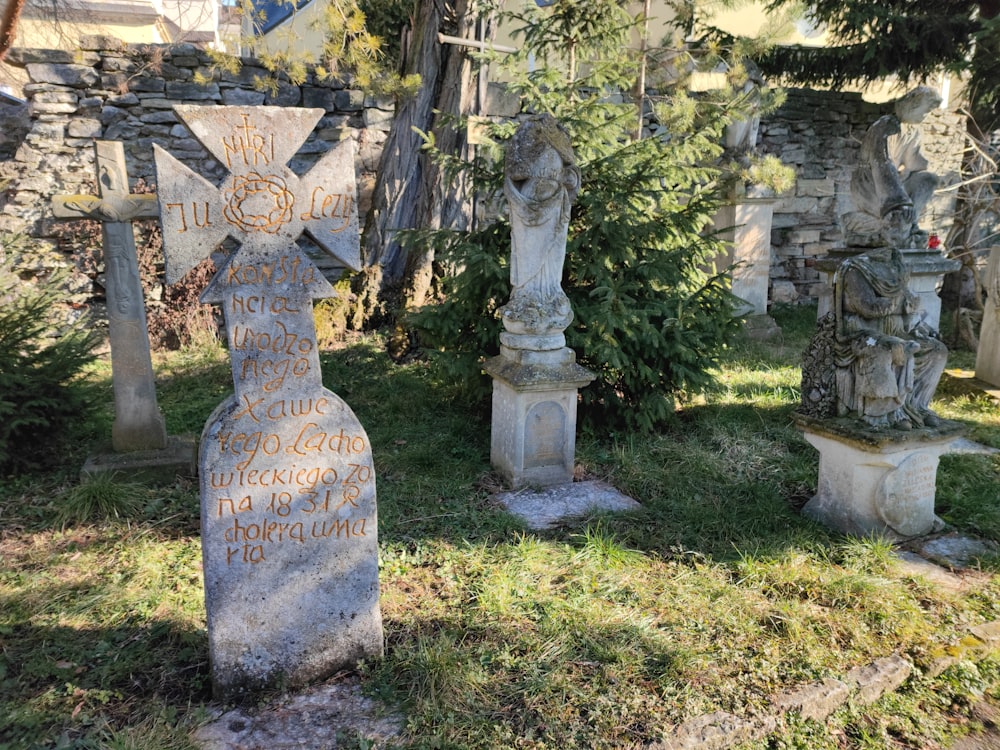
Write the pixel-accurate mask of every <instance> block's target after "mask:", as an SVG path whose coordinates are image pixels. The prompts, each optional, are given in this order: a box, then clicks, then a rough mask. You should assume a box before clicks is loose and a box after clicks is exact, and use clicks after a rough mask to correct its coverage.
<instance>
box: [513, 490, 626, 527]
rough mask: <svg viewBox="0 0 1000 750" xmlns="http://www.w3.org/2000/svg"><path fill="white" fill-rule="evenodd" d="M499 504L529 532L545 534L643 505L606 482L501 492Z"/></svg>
mask: <svg viewBox="0 0 1000 750" xmlns="http://www.w3.org/2000/svg"><path fill="white" fill-rule="evenodd" d="M496 500H497V502H499V503H500V505H502V506H503V507H504V508H505V509H506V510H507V512H508V513H510V514H512V515H515V516H517V517H518V518H520V519H521V520H522V521H524V523H525V525H526V526H527V527H528V528H529V529H534V530H536V531H543V530H545V529H551V528H553V527H554V526H558V525H559V524H561V523H564V522H566V521H571V520H574V519H579V518H582V517H584V516H587V515H589V514H592V513H605V512H618V513H624V512H628V511H633V510H639V508H641V507H642V506H640V505H639V503H637V502H636V501H635V500H633V499H632V498H630V497H629V496H628V495H623V494H622V493H621V492H619V491H618V490H616V489H615V488H614V487H612V486H611V485H610V484H606V483H605V482H570V483H569V484H560V485H557V486H555V487H549V488H548V489H545V490H542V491H540V492H530V491H528V490H521V491H518V492H502V493H500V494H499V495H497V496H496Z"/></svg>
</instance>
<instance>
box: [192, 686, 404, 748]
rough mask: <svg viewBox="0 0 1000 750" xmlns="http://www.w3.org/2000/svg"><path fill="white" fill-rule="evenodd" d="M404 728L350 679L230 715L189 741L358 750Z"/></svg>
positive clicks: (228, 745)
mask: <svg viewBox="0 0 1000 750" xmlns="http://www.w3.org/2000/svg"><path fill="white" fill-rule="evenodd" d="M402 729H403V717H402V716H400V715H399V714H396V713H393V712H390V711H388V710H387V709H386V708H385V707H384V705H383V704H382V703H380V702H378V701H376V700H373V699H371V698H368V697H366V696H364V695H362V693H361V687H360V685H359V683H358V681H357V680H356V679H350V680H344V681H338V682H330V683H327V684H324V685H319V686H317V687H314V688H311V689H309V690H306V691H304V692H301V693H298V694H296V695H294V696H287V697H285V698H283V699H281V700H280V701H278V702H277V703H273V704H270V705H267V706H264V707H263V708H260V709H255V710H253V711H250V710H244V709H234V710H232V711H227V712H226V713H222V714H221V715H219V716H218V717H217V718H215V719H213V720H212V721H210V722H209V723H207V724H205V725H203V726H202V727H200V728H199V729H197V730H196V731H195V732H194V734H193V735H192V736H191V739H192V740H193V741H194V743H195V744H196V745H197V746H198V747H200V748H201V750H292V748H295V750H301V749H302V748H309V750H336V748H338V747H358V746H359V740H364V741H367V742H372V743H379V744H381V743H382V742H385V741H386V740H389V739H392V738H393V737H396V736H398V735H399V734H400V732H401V731H402ZM338 743H339V744H338ZM361 746H363V747H367V746H368V745H363V744H362V745H361Z"/></svg>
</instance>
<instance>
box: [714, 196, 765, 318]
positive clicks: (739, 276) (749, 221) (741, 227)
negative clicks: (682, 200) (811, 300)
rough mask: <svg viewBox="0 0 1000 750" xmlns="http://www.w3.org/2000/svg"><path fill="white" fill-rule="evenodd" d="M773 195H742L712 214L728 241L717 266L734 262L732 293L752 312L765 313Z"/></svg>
mask: <svg viewBox="0 0 1000 750" xmlns="http://www.w3.org/2000/svg"><path fill="white" fill-rule="evenodd" d="M773 216H774V199H773V198H744V199H742V200H741V201H740V202H739V203H735V204H733V205H730V206H723V207H722V208H721V209H720V210H719V212H718V214H716V216H715V227H716V229H719V230H722V235H721V236H722V238H723V239H724V240H726V242H727V243H730V245H731V247H730V250H729V253H728V255H727V256H725V257H723V258H720V259H719V261H718V262H717V265H718V266H719V267H720V268H725V267H726V266H730V265H734V264H735V266H734V268H733V270H732V278H733V294H735V295H736V296H737V297H739V298H740V299H742V300H745V301H746V302H747V304H748V305H750V307H751V308H752V309H751V311H750V313H751V314H752V315H766V314H767V287H768V281H769V280H770V275H771V219H772V218H773Z"/></svg>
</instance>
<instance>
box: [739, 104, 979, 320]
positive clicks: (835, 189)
mask: <svg viewBox="0 0 1000 750" xmlns="http://www.w3.org/2000/svg"><path fill="white" fill-rule="evenodd" d="M890 112H892V105H891V103H890V104H872V103H870V102H866V101H864V100H863V99H862V98H861V95H860V94H855V93H843V92H833V91H812V90H806V89H789V90H788V98H787V100H786V102H785V104H784V105H783V106H782V107H781V108H780V109H779V110H778V111H777V112H775V113H774V114H773V115H771V116H770V117H769V118H767V119H765V120H763V121H762V122H761V126H760V135H759V140H758V148H759V150H760V151H761V152H762V153H765V154H774V155H775V156H777V157H778V158H780V159H781V161H782V162H783V163H784V164H787V165H789V166H791V167H794V169H795V172H796V183H795V187H794V189H793V190H792V191H791V192H790V193H789V194H787V195H783V196H782V197H780V198H779V199H778V200H777V202H776V204H775V207H774V219H773V222H772V225H771V227H772V231H771V295H770V297H771V301H772V302H793V301H797V300H799V301H801V300H808V299H814V298H816V297H817V296H818V293H819V287H820V285H821V282H820V276H819V274H818V272H817V271H816V270H815V268H814V267H813V264H814V262H815V261H816V259H817V258H821V257H823V256H825V255H827V254H828V253H829V252H830V250H832V249H834V248H837V247H841V246H842V243H843V234H842V232H841V228H840V223H839V221H838V217H839V216H840V215H841V214H842V213H845V212H847V211H849V210H852V208H853V207H852V206H851V198H850V183H851V174H852V173H853V172H854V169H855V167H856V166H857V163H858V154H859V150H860V146H861V140H862V138H863V137H864V134H865V132H866V131H867V130H868V128H869V127H870V126H871V124H872V123H873V122H875V120H877V119H878V118H879V117H881V116H882V115H884V114H888V113H890ZM921 128H922V133H921V136H922V138H921V140H922V152H923V154H924V156H925V157H927V160H928V161H929V162H930V167H929V171H931V172H933V173H934V174H937V175H938V176H939V177H940V178H941V183H940V185H939V193H938V195H936V196H935V198H934V200H933V201H932V202H931V203H930V204H929V205H928V207H927V210H926V211H925V213H924V217H923V219H922V220H921V228H923V229H926V230H928V231H933V232H936V233H937V234H938V235H940V236H941V237H942V238H943V237H944V235H945V234H946V233H947V230H948V227H949V226H950V225H951V216H952V212H953V211H954V201H955V192H954V191H945V192H941V191H940V188H944V187H947V186H949V185H954V184H955V183H957V182H958V180H959V174H960V169H961V162H962V151H963V149H964V146H965V121H964V118H963V117H962V116H961V115H959V114H958V113H956V112H950V111H946V110H935V111H934V112H932V113H931V114H930V115H928V116H927V118H926V119H925V120H924V122H923V123H922V124H921Z"/></svg>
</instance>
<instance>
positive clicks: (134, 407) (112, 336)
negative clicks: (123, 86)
mask: <svg viewBox="0 0 1000 750" xmlns="http://www.w3.org/2000/svg"><path fill="white" fill-rule="evenodd" d="M94 151H95V166H96V167H97V184H98V190H99V193H100V195H99V197H98V196H90V195H61V196H56V197H55V198H53V200H52V213H53V215H54V216H55V217H56V218H57V219H95V220H97V221H100V222H101V235H102V240H103V247H104V265H105V277H106V287H107V289H106V293H107V307H108V341H109V344H110V347H111V380H112V386H113V388H114V397H115V420H114V424H113V425H112V428H111V444H112V447H113V448H114V450H115V451H118V452H121V453H128V452H132V451H147V450H159V449H164V448H166V447H167V430H166V426H165V424H164V421H163V415H162V414H161V413H160V409H159V407H158V406H157V403H156V383H155V379H154V377H153V363H152V359H151V357H150V352H149V336H148V334H147V331H146V306H145V303H144V301H143V295H142V285H141V283H140V281H139V261H138V259H137V257H136V248H135V236H134V234H133V233H132V221H133V220H134V219H150V218H156V216H157V206H156V196H154V195H139V194H131V193H129V186H128V175H127V174H126V171H125V150H124V148H123V146H122V144H121V143H118V142H116V141H96V142H95V143H94Z"/></svg>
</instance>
